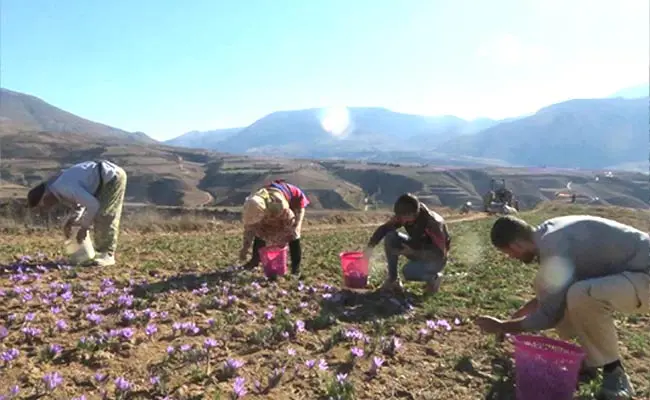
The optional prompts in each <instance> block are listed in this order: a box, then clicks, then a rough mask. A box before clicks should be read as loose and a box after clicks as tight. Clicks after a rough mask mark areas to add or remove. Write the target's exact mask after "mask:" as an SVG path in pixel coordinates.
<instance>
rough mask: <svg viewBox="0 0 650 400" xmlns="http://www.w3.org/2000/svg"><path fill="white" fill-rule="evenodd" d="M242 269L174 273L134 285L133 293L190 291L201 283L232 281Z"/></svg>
mask: <svg viewBox="0 0 650 400" xmlns="http://www.w3.org/2000/svg"><path fill="white" fill-rule="evenodd" d="M242 271H245V270H244V269H243V268H242V267H229V268H226V269H224V270H220V271H213V272H207V273H202V274H194V273H189V274H182V275H176V276H172V277H170V278H167V279H165V280H162V281H159V282H154V283H146V284H142V285H138V286H135V287H134V288H133V295H134V296H136V297H147V296H150V295H153V294H158V293H165V292H168V291H170V290H176V291H179V290H182V291H192V290H194V289H199V288H200V287H201V285H203V284H207V285H208V286H212V285H213V284H216V283H219V282H224V281H233V280H234V279H235V278H236V277H237V276H238V275H239V273H240V272H242Z"/></svg>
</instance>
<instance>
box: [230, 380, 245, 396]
mask: <svg viewBox="0 0 650 400" xmlns="http://www.w3.org/2000/svg"><path fill="white" fill-rule="evenodd" d="M244 385H245V380H244V378H242V377H238V378H235V382H234V383H233V387H232V390H233V393H234V394H235V398H237V399H239V398H241V397H243V396H244V395H245V394H246V387H245V386H244Z"/></svg>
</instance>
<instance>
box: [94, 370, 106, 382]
mask: <svg viewBox="0 0 650 400" xmlns="http://www.w3.org/2000/svg"><path fill="white" fill-rule="evenodd" d="M107 377H108V375H106V374H102V373H101V372H97V373H96V374H95V381H96V382H98V383H102V382H104V381H105V380H106V378H107Z"/></svg>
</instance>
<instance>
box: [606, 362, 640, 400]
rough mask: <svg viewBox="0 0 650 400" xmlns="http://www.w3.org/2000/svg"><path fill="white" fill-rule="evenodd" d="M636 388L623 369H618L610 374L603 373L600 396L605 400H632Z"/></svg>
mask: <svg viewBox="0 0 650 400" xmlns="http://www.w3.org/2000/svg"><path fill="white" fill-rule="evenodd" d="M633 396H634V388H633V387H632V384H631V383H630V378H629V377H628V376H627V374H626V373H625V371H624V370H623V368H621V367H617V368H616V369H615V370H613V371H612V372H609V373H603V383H602V386H601V388H600V393H599V394H598V398H599V399H603V400H631V399H632V397H633Z"/></svg>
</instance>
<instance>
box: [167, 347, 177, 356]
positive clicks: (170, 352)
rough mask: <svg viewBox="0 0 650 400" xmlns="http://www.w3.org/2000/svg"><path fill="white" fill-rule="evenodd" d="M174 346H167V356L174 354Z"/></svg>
mask: <svg viewBox="0 0 650 400" xmlns="http://www.w3.org/2000/svg"><path fill="white" fill-rule="evenodd" d="M174 350H175V349H174V346H167V354H169V355H171V354H174Z"/></svg>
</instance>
